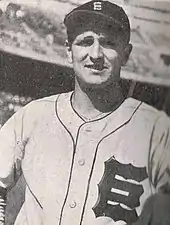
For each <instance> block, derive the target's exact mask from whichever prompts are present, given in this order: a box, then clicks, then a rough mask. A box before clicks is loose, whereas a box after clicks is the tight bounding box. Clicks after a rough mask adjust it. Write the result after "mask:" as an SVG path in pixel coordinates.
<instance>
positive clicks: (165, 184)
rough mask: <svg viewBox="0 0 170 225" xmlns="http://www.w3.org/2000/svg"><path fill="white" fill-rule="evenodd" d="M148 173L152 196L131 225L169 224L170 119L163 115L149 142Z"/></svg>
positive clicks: (155, 126)
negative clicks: (137, 218)
mask: <svg viewBox="0 0 170 225" xmlns="http://www.w3.org/2000/svg"><path fill="white" fill-rule="evenodd" d="M148 173H149V180H150V183H151V187H152V188H153V191H154V193H153V195H151V196H150V197H149V198H148V199H147V200H146V202H145V204H144V207H143V210H142V213H141V215H140V217H139V220H138V221H136V222H135V223H133V224H132V225H169V224H170V119H169V118H168V117H167V116H166V115H163V116H161V117H160V118H159V119H158V120H157V122H156V124H155V125H154V128H153V132H152V135H151V140H150V152H149V160H148Z"/></svg>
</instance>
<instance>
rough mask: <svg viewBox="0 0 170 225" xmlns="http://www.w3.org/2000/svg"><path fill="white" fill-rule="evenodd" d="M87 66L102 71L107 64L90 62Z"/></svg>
mask: <svg viewBox="0 0 170 225" xmlns="http://www.w3.org/2000/svg"><path fill="white" fill-rule="evenodd" d="M85 67H86V68H89V69H92V70H97V71H102V70H104V69H106V68H107V67H106V66H104V65H101V64H89V65H85Z"/></svg>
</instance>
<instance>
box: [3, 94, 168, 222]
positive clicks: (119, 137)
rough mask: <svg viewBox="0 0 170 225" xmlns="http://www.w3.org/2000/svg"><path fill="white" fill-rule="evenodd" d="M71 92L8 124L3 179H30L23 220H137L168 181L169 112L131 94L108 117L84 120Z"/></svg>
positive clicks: (7, 183)
mask: <svg viewBox="0 0 170 225" xmlns="http://www.w3.org/2000/svg"><path fill="white" fill-rule="evenodd" d="M72 96H73V92H69V93H63V94H60V95H54V96H51V97H46V98H43V99H40V100H36V101H33V102H31V103H30V104H28V105H27V106H25V107H24V108H22V109H21V110H20V111H19V112H17V113H16V114H15V115H14V116H13V117H12V118H11V119H9V120H8V121H7V123H6V124H5V125H4V126H3V127H2V129H1V132H0V143H1V148H0V186H1V187H2V188H4V189H6V188H9V187H10V186H12V185H13V184H15V182H16V181H17V179H18V177H19V176H20V174H21V173H22V174H23V176H24V179H25V182H26V193H25V202H24V204H23V206H22V208H21V211H20V213H19V215H18V217H17V220H16V222H15V224H16V225H41V224H45V225H47V224H48V225H49V224H50V225H53V224H54V225H69V224H72V225H80V224H81V225H89V224H94V225H98V224H100V225H104V224H113V225H117V224H119V225H120V224H121V225H123V224H126V223H129V224H130V223H132V222H134V221H136V220H137V218H138V216H139V214H140V213H141V210H142V206H143V204H144V202H145V200H146V199H147V198H148V196H150V195H151V194H152V193H155V192H156V191H157V189H158V188H160V187H161V186H162V185H164V184H167V183H168V182H169V174H168V170H169V168H170V167H169V163H170V138H169V129H170V121H169V118H168V117H167V116H166V115H165V113H163V112H159V111H157V110H156V109H154V108H152V107H151V106H149V105H147V104H145V103H142V102H140V101H138V100H135V99H133V98H127V99H126V100H124V102H123V103H122V104H121V105H120V106H119V108H117V109H116V110H115V111H113V112H112V113H110V114H108V115H107V116H104V117H102V118H99V119H95V120H92V121H84V120H83V119H82V118H81V117H80V116H79V115H78V113H77V112H76V111H75V110H74V109H73V107H72V103H71V99H72ZM148 161H150V162H151V163H152V166H148ZM149 165H150V164H149ZM148 176H150V179H151V181H150V182H149V179H148Z"/></svg>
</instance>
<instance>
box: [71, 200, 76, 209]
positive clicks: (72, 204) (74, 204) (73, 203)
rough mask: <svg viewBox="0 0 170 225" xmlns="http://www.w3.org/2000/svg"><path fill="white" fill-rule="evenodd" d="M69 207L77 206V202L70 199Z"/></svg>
mask: <svg viewBox="0 0 170 225" xmlns="http://www.w3.org/2000/svg"><path fill="white" fill-rule="evenodd" d="M69 206H70V208H72V209H74V208H76V206H77V203H76V202H75V201H72V202H71V203H70V204H69Z"/></svg>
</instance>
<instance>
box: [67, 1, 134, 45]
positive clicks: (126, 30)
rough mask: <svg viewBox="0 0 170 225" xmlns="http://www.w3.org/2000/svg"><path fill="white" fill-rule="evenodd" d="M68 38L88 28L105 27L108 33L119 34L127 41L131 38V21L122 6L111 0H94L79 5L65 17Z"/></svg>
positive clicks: (72, 37) (97, 28)
mask: <svg viewBox="0 0 170 225" xmlns="http://www.w3.org/2000/svg"><path fill="white" fill-rule="evenodd" d="M64 24H65V26H66V28H67V34H68V39H69V38H70V39H72V40H71V41H73V40H74V38H75V37H76V36H77V35H78V34H80V33H81V32H84V31H87V30H91V29H92V30H99V29H105V30H106V31H107V32H108V33H110V34H112V35H113V33H114V35H115V34H117V36H118V37H119V38H121V39H122V40H124V41H125V42H129V39H130V23H129V19H128V16H127V14H126V13H125V11H124V10H123V8H122V7H120V6H118V5H116V4H114V3H111V2H109V1H102V0H99V1H95V0H92V1H90V2H87V3H85V4H83V5H80V6H78V7H77V8H75V9H73V10H72V11H71V12H70V13H68V14H67V15H66V17H65V19H64Z"/></svg>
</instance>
